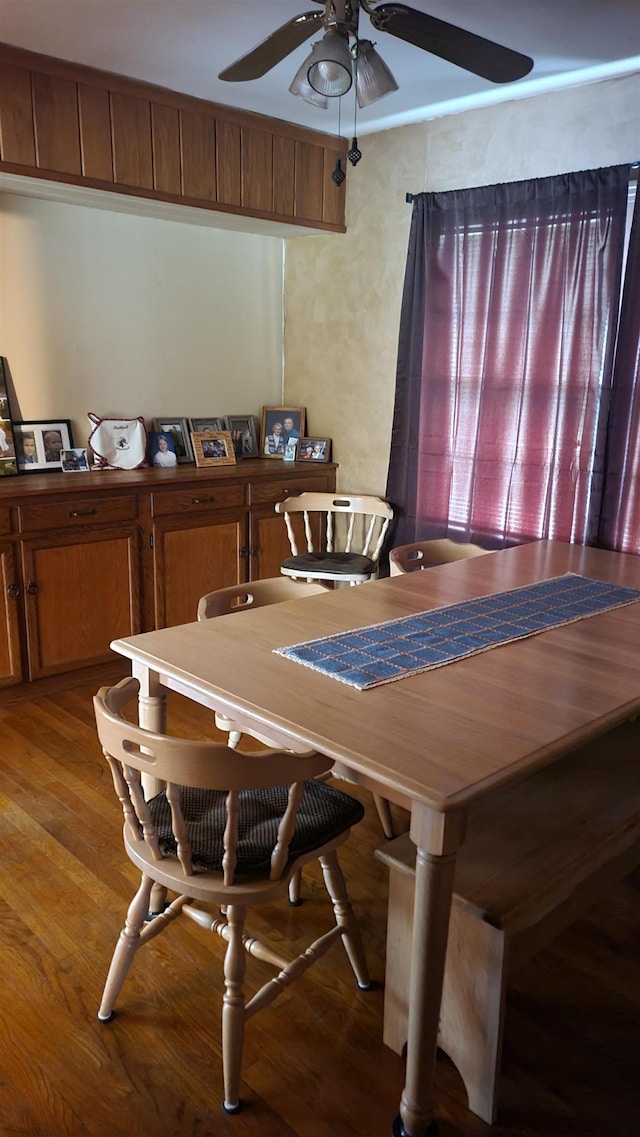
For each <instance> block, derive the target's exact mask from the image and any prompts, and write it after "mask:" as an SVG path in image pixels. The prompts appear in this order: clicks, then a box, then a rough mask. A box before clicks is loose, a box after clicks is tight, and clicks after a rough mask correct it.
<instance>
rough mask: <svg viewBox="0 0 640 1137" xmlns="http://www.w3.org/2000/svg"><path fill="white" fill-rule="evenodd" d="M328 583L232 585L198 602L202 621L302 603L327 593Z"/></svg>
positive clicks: (282, 580) (286, 580)
mask: <svg viewBox="0 0 640 1137" xmlns="http://www.w3.org/2000/svg"><path fill="white" fill-rule="evenodd" d="M327 591H328V589H327V587H326V585H324V584H313V583H311V584H307V583H306V582H305V581H296V580H292V579H291V578H290V577H286V576H273V577H267V578H266V579H265V580H252V581H251V582H250V583H247V584H232V585H231V586H230V587H229V588H218V589H216V591H215V592H208V593H207V595H206V596H202V597H201V598H200V601H199V602H198V619H199V620H210V619H211V618H212V617H213V616H226V615H228V614H229V613H230V612H245V611H246V610H247V609H249V608H264V607H265V606H266V605H267V604H279V603H280V602H281V601H283V600H299V599H302V597H304V596H318V595H319V594H320V593H321V592H327Z"/></svg>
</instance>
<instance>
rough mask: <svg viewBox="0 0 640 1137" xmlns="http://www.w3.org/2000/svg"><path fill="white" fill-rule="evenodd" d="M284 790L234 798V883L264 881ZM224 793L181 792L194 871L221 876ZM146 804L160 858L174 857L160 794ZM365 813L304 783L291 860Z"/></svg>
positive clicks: (332, 792) (327, 789) (334, 793)
mask: <svg viewBox="0 0 640 1137" xmlns="http://www.w3.org/2000/svg"><path fill="white" fill-rule="evenodd" d="M288 792H289V787H288V786H273V787H270V788H269V789H265V790H242V791H241V792H240V794H239V817H238V837H239V839H238V845H237V858H238V862H237V867H236V878H238V879H240V878H242V876H243V875H244V876H245V877H246V876H250V877H268V875H269V870H270V867H271V865H270V861H271V853H272V850H273V847H274V845H275V843H276V838H277V833H278V825H279V823H280V819H281V817H282V815H283V813H284V811H285V809H286V808H287V800H288ZM226 797H227V795H226V792H225V791H224V790H199V789H192V788H190V787H187V786H181V787H180V799H181V808H182V812H183V814H184V819H185V822H186V825H187V832H188V835H189V841H190V843H191V850H192V853H191V855H192V864H193V871H194V872H207V871H209V870H212V869H214V870H216V871H221V869H222V856H223V853H224V846H223V834H224V829H225V825H226V823H227V811H226ZM148 804H149V810H150V813H151V818H152V821H153V823H154V825H155V827H156V829H157V831H158V839H159V842H160V849H161V851H162V853H163V856H166V857H175V856H176V841H175V837H174V836H173V831H172V828H171V809H170V806H169V803H168V801H167V798H166V795H165V792H164V790H163V791H162V792H161V793H159V794H158V795H157V796H156V797H154V798H152V799H151V801H150V802H149V803H148ZM363 816H364V809H363V807H362V805H361V803H360V802H359V801H357V799H356V798H353V797H350V796H349V794H345V793H342V792H341V791H340V790H337V789H335V788H334V787H333V786H328V785H326V783H325V782H320V781H316V780H314V779H311V780H310V781H308V782H306V783H305V789H304V795H303V798H302V801H301V803H300V805H299V807H298V812H297V816H296V830H295V833H294V836H293V840H292V841H291V844H290V846H289V856H290V858H291V859H293V858H295V857H297V856H300V855H302V854H303V853H308V852H311V851H312V850H313V849H318V848H320V847H321V846H322V845H324V844H326V842H327V841H331V840H333V838H334V837H338V836H339V835H340V834H341V833H344V832H346V830H347V829H350V828H351V826H352V825H355V824H356V823H357V822H358V821H361V820H362V818H363Z"/></svg>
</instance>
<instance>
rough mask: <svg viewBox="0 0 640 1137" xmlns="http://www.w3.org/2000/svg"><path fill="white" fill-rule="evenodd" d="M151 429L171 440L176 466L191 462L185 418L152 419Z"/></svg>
mask: <svg viewBox="0 0 640 1137" xmlns="http://www.w3.org/2000/svg"><path fill="white" fill-rule="evenodd" d="M153 429H154V431H159V432H160V433H162V434H164V435H167V436H168V437H169V438H170V439H171V440H172V442H173V451H174V453H175V456H176V458H177V460H178V465H182V464H183V463H188V462H193V449H192V447H191V427H190V426H189V423H188V421H187V419H186V418H178V417H177V416H176V415H173V416H170V417H168V418H154V420H153Z"/></svg>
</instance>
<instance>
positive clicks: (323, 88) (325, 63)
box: [307, 28, 353, 99]
mask: <svg viewBox="0 0 640 1137" xmlns="http://www.w3.org/2000/svg"><path fill="white" fill-rule="evenodd" d="M307 80H308V82H309V85H310V86H311V87H312V88H313V90H314V91H316V92H317V93H318V94H319V95H325V96H327V97H328V98H330V99H331V98H339V97H340V96H341V95H346V93H347V91H348V90H349V88H350V87H351V84H352V82H353V76H352V65H351V52H350V51H349V37H348V35H346V34H345V33H344V32H340V31H338V30H337V29H335V28H329V31H327V32H325V34H324V36H323V37H322V39H321V40H319V41H318V43H314V45H313V50H312V52H311V55H310V57H309V66H308V68H307Z"/></svg>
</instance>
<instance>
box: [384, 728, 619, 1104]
mask: <svg viewBox="0 0 640 1137" xmlns="http://www.w3.org/2000/svg"><path fill="white" fill-rule="evenodd" d="M376 856H378V857H379V858H380V860H382V861H384V862H385V864H387V865H389V868H390V870H391V871H390V879H389V920H388V929H387V963H386V986H385V1007H384V1041H385V1043H386V1044H387V1045H388V1046H390V1047H391V1049H392V1050H395V1051H396V1052H397V1053H398V1054H400V1053H401V1052H402V1049H403V1047H404V1044H405V1043H406V1039H407V1013H408V1004H407V991H408V978H409V968H410V957H411V938H412V931H413V927H412V925H413V877H414V866H415V846H414V845H413V843H412V841H411V840H410V838H409V834H408V833H405V834H403V835H402V836H401V837H397V838H396V839H395V840H393V841H390V842H389V843H388V844H387V845H385V847H384V848H382V849H379V850H377V852H376ZM639 863H640V722H638V723H637V722H629V723H625V724H623V725H622V726H619V727H617V728H616V729H615V730H612V731H610V732H609V733H607V734H605V735H603V736H601V737H600V738H598V739H596V740H595V741H593V742H591V743H589V744H588V745H586V746H583V747H581V748H580V749H579V750H576V751H574V752H573V754H571V755H570V756H568V757H567V758H564V759H562V760H561V761H559V762H557V763H555V764H552V765H551V766H547V767H545V768H544V769H542V770H539V771H538V772H537V773H535V774H534V775H530V776H529V777H527V778H526V779H525V780H522V781H519V782H517V783H513V784H510V785H509V786H507V787H506V788H504V789H503V790H501V791H498V792H497V793H496V795H495V796H493V797H491V798H488V799H486V800H485V801H483V802H481V803H479V804H478V806H477V807H474V808H472V809H471V811H470V815H469V824H468V831H467V838H466V840H465V843H464V845H463V846H462V848H461V849H460V852H459V854H458V860H457V864H456V876H455V884H454V902H453V905H452V910H451V920H450V923H449V942H448V948H447V964H446V973H445V980H444V990H443V997H442V1011H441V1021H440V1035H439V1040H438V1041H439V1045H440V1047H441V1048H442V1049H443V1050H444V1051H445V1053H446V1054H448V1055H449V1057H450V1058H451V1059H452V1061H453V1062H454V1063H455V1065H456V1066H457V1068H458V1071H459V1073H460V1075H461V1076H462V1079H463V1081H464V1084H465V1087H466V1090H467V1095H468V1100H469V1109H470V1110H472V1111H473V1112H474V1113H476V1114H478V1115H479V1116H480V1117H482V1118H483V1119H484V1120H485V1121H487V1122H489V1123H491V1122H493V1121H494V1119H495V1114H496V1092H497V1083H498V1076H499V1071H500V1056H501V1046H502V1031H503V1022H504V1007H505V991H506V985H507V982H508V980H509V976H510V975H511V974H512V973H513V972H514V971H515V969H516V968H517V967H519V966H520V965H521V964H523V963H524V962H526V960H528V959H530V958H531V957H532V956H533V955H534V953H535V952H537V951H538V950H539V949H540V948H542V947H544V946H545V945H546V944H547V943H549V942H550V940H551V939H552V938H553V937H554V936H556V935H557V934H558V933H559V932H560V931H561V930H562V929H563V928H565V927H566V926H567V924H569V923H570V921H571V920H573V919H574V918H575V917H576V916H578V915H579V914H580V913H581V912H582V911H583V910H584V909H585V908H586V907H587V906H588V905H589V904H591V903H592V901H594V900H596V899H597V898H598V897H600V896H602V895H606V894H607V891H608V890H609V889H610V888H611V887H612V886H613V885H614V884H616V883H617V882H618V881H620V880H621V879H622V878H623V877H624V876H626V875H627V874H628V873H629V872H631V871H632V870H633V869H634V868H635V867H636V866H637V865H638V864H639Z"/></svg>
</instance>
